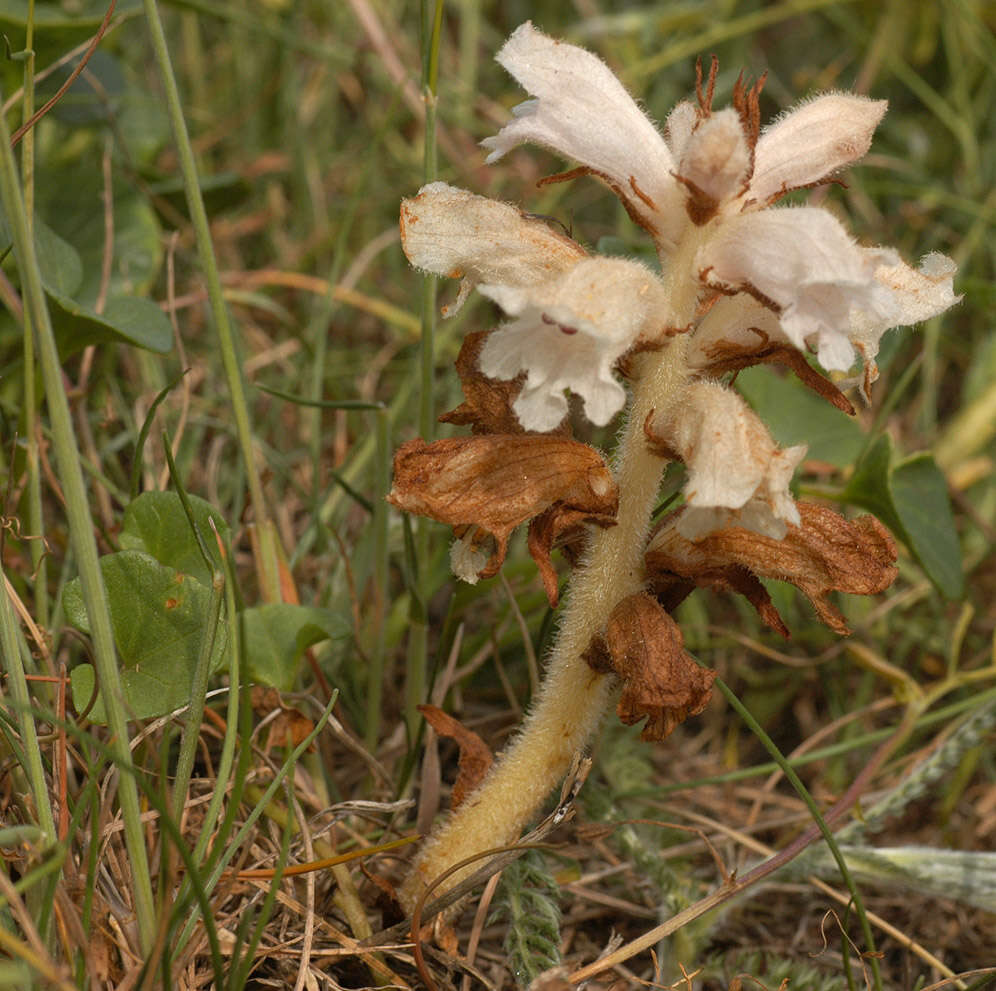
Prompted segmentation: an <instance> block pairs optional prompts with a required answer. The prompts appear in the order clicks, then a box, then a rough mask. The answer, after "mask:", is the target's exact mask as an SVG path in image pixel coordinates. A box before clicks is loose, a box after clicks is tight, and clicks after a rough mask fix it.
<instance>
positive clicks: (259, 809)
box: [176, 692, 339, 952]
mask: <svg viewBox="0 0 996 991" xmlns="http://www.w3.org/2000/svg"><path fill="white" fill-rule="evenodd" d="M338 698H339V694H338V692H333V693H332V698H331V699H329V703H328V705H327V706H326V707H325V709H324V711H323V712H322V714H321V716H320V717H319V718H318V720H317V722H316V723H315V726H314V728H313V729H312V731H311V732H310V733H309V734H308V735H307V736H306V737H305V738H304V739H303V740H302V741H301V742H300V743H299V744H298V745H297V746H296V747H295V748H294V750H293V751H292V752H291V754H290V756H289V757H288V758H287V760H285V761H284V763H283V764H282V765H281V767H280V768H279V770H278V771H277V773H276V774H274V776H273V780H272V781H271V782H270V784H269V785H268V786H267V789H266V791H265V792H263V796H262V798H260V800H259V801H258V802H257V803H256V804H255V806H253V809H252V811H251V812H250V813H249V815H248V816H247V817H246V821H245V822H244V823H243V824H242V827H241V828H240V829H239V831H238V833H236V834H235V837H234V839H233V840H232V842H231V843H229V845H228V848H227V849H226V850H225V852H224V853H223V854H222V855H221V857H220V858H219V859H218V861H217V863H215V865H214V868H213V870H212V871H211V876H210V877H209V878H208V880H207V883H206V884H205V885H204V889H205V891H206V892H207V893H208V894H210V893H211V892H212V891H214V889H215V887H216V886H217V884H218V882H219V881H220V880H221V876H222V874H223V873H224V870H225V868H226V867H227V866H228V864H229V862H230V861H231V859H232V858H233V857H234V856H235V854H236V853H238V851H239V849H240V847H241V846H242V844H243V843H244V842H245V841H246V840H247V839H248V837H249V835H250V833H251V832H252V830H253V827H254V826H255V825H256V820H257V819H259V817H260V816H261V815H262V814H263V812H264V810H265V809H266V807H267V806H268V805H269V804H270V802H271V801H272V800H273V796H274V795H275V794H276V793H277V791H278V790H279V789H280V787H281V786H282V785H283V782H284V780H285V778H286V777H287V775H288V774H289V773H290V772H291V771H292V770H293V769H294V767H295V766H296V765H297V762H298V760H299V758H300V757H301V755H302V754H303V753H304V752H305V751H306V750H307V749H308V747H310V746H311V744H312V741H313V740H314V739H315V737H317V736H318V734H319V733H321V731H322V730H323V729H324V728H325V724H326V723H327V722H328V719H329V716H331V715H332V709H333V707H334V706H335V703H336V700H337V699H338ZM246 746H247V747H248V741H247V742H246ZM200 917H201V914H200V911H199V908H194V909H193V910H192V911H191V912H190V914H189V916H188V918H187V922H186V925H184V927H183V931H182V932H181V933H180V938H179V939H178V940H177V943H176V952H179V951H180V950H181V949H182V948H183V947H184V946H185V945H186V944H187V941H188V940H189V939H190V936H191V935H192V933H193V931H194V926H195V925H197V922H198V920H199V919H200Z"/></svg>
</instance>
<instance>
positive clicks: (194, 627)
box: [63, 551, 225, 723]
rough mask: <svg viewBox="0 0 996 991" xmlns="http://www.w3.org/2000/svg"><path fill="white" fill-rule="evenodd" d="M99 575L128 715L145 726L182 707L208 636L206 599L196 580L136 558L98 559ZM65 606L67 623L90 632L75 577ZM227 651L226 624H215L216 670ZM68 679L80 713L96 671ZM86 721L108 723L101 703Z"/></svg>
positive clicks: (79, 671)
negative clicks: (104, 591) (102, 581)
mask: <svg viewBox="0 0 996 991" xmlns="http://www.w3.org/2000/svg"><path fill="white" fill-rule="evenodd" d="M100 568H101V572H102V573H103V576H104V584H105V586H106V589H107V604H108V607H109V609H110V614H111V627H112V629H113V632H114V643H115V646H116V647H117V651H118V663H119V665H120V667H121V686H122V690H123V694H124V704H125V707H126V709H127V711H128V713H129V715H130V716H131V717H132V718H135V719H150V718H152V717H155V716H161V715H163V714H164V713H167V712H170V711H172V710H173V709H177V708H179V707H180V706H183V705H186V704H187V703H188V702H189V701H190V686H191V682H192V680H193V675H194V668H195V666H196V664H197V658H198V655H199V653H200V650H201V642H202V640H203V638H204V636H206V635H207V632H208V630H207V625H208V621H209V611H210V610H209V605H210V597H211V593H210V592H209V591H208V589H207V588H205V587H204V586H203V585H202V584H201V583H200V582H199V581H197V580H196V579H195V578H193V577H191V576H190V575H187V574H183V573H182V572H179V571H177V570H176V569H175V568H171V567H168V566H166V565H164V564H160V563H159V562H158V561H156V560H155V559H154V558H152V557H151V556H150V555H148V554H144V553H142V552H141V551H121V552H120V553H117V554H108V555H107V556H105V557H102V558H101V559H100ZM63 605H64V607H65V611H66V616H67V618H68V619H69V621H70V622H71V623H72V624H73V625H74V626H76V627H77V628H79V629H80V630H82V631H83V632H84V633H88V632H89V631H90V622H89V617H88V616H87V613H86V606H85V604H84V602H83V595H82V589H81V586H80V580H79V579H78V578H75V579H73V581H71V582H69V583H68V585H67V586H66V590H65V593H64V596H63ZM224 651H225V624H224V623H220V624H219V629H218V631H217V639H216V641H215V645H214V651H213V654H212V657H211V667H212V670H214V669H215V668H217V666H218V665H219V664H220V663H221V660H222V658H223V657H224ZM70 677H71V682H72V689H73V704H74V705H75V706H76V709H77V711H82V710H83V709H84V708H85V706H86V705H87V703H88V702H89V700H90V698H91V696H92V693H93V689H94V670H93V666H92V665H90V664H81V665H79V666H77V667H75V668H73V670H72V673H71V676H70ZM89 718H90V719H91V720H93V721H94V722H97V723H103V722H106V714H105V710H104V704H103V700H102V699H101V698H100V697H99V696H98V698H97V702H96V704H95V705H94V707H93V708H92V709H91V710H90V713H89Z"/></svg>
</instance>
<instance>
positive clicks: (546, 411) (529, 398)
mask: <svg viewBox="0 0 996 991" xmlns="http://www.w3.org/2000/svg"><path fill="white" fill-rule="evenodd" d="M480 291H481V292H482V293H483V294H484V295H486V296H488V297H490V298H491V299H493V300H494V301H495V302H496V303H498V305H499V306H501V308H502V309H503V310H505V312H506V313H508V314H509V315H510V316H514V317H517V318H518V319H516V320H513V321H512V322H511V323H509V324H506V325H505V326H503V327H501V328H499V329H498V330H496V331H494V332H493V333H492V334H491V335H490V336H489V337H488V340H487V342H486V343H485V344H484V347H483V348H482V350H481V360H480V366H481V371H482V372H484V374H485V375H487V376H489V377H490V378H498V379H510V378H515V376H517V375H519V374H520V373H521V372H525V373H526V382H525V385H524V386H523V388H522V392H521V393H520V394H519V397H518V398H517V399H516V401H515V403H514V407H513V408H514V409H515V412H516V414H517V415H518V417H519V421H520V422H521V424H522V426H523V427H524V428H525V429H526V430H539V431H546V430H552V429H554V428H555V427H556V426H557V425H558V424H559V423H560V421H561V420H562V419H563V418H564V415H565V414H566V413H567V399H566V398H565V396H564V390H565V389H570V390H571V391H572V392H575V393H576V394H577V395H579V396H581V397H582V399H583V400H584V404H585V415H586V416H587V417H588V419H589V420H591V422H592V423H595V424H598V425H599V426H602V425H604V424H606V423H608V422H609V420H610V419H611V418H612V417H613V416H614V415H615V414H616V413H617V412H618V411H619V410H620V409H621V408H622V406H623V403H624V402H625V399H626V394H625V391H624V390H623V388H622V386H620V385H619V383H618V382H617V381H616V380H615V378H614V376H613V374H612V369H613V366H614V364H615V362H616V361H617V360H618V359H619V358H620V357H621V356H622V355H623V354H625V352H626V351H628V350H629V348H630V347H632V346H633V345H634V344H636V343H637V342H638V340H641V339H645V340H650V341H654V340H656V339H657V338H659V337H661V336H664V335H665V334H666V333H667V330H666V329H665V328H666V322H667V315H668V307H667V296H666V294H665V290H664V288H663V286H662V285H661V283H660V282H659V280H658V279H657V278H656V276H654V275H653V273H652V272H650V271H649V270H648V269H646V268H645V267H644V266H642V265H640V264H638V263H637V262H631V261H627V260H623V259H612V258H590V259H586V260H585V261H582V262H579V263H578V264H577V265H575V266H574V267H573V268H572V269H571V270H570V271H569V272H567V273H566V274H565V275H563V276H561V277H560V278H558V279H555V280H552V281H550V282H546V283H543V284H542V285H537V286H533V287H529V288H515V287H509V286H493V285H482V286H481V287H480Z"/></svg>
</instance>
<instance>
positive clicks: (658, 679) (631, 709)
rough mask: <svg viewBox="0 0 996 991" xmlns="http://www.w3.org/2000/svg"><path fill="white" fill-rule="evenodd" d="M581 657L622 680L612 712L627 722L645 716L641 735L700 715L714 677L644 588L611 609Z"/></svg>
mask: <svg viewBox="0 0 996 991" xmlns="http://www.w3.org/2000/svg"><path fill="white" fill-rule="evenodd" d="M585 660H587V661H588V663H589V664H590V665H591V666H592V667H593V668H594V669H595V670H596V671H601V672H603V673H604V672H607V671H610V670H611V671H614V672H615V673H616V674H617V675H618V676H619V677H620V678H621V679H622V681H623V690H622V695H621V696H620V699H619V705H618V707H617V708H616V712H617V714H618V716H619V718H620V719H621V720H622V721H623V722H624V723H625V724H626V725H627V726H632V725H633V724H634V723H638V722H639V721H640V720H641V719H644V718H646V720H647V722H646V723H645V724H644V727H643V730H642V732H641V733H640V739H641V740H663V739H664V738H665V737H667V736H669V735H670V734H671V733H672V732H673V731H674V728H675V727H676V726H677V725H678V724H679V723H681V722H683V721H684V720H685V719H687V718H688V717H689V716H695V715H698V713H700V712H701V711H702V710H703V709H704V708H705V707H706V705H707V704H708V702H709V699H710V698H711V696H712V683H713V681H714V680H715V679H716V673H715V672H714V671H710V670H708V669H707V668H703V667H700V666H699V665H698V664H696V663H695V661H694V660H693V659H692V658H691V657H690V656H689V655H688V654H687V653H686V652H685V641H684V638H683V637H682V635H681V630H680V629H679V628H678V624H677V623H676V622H675V621H674V620H673V619H672V618H671V617H670V616H669V615H668V613H667V612H666V610H665V609H664V608H663V607H662V606H661V605H660V604H659V603H658V602H657V601H656V600H654V599H652V598H651V597H650V596H649V595H645V594H644V593H642V592H641V593H637V594H636V595H630V596H627V597H626V598H625V599H623V600H622V602H620V603H619V604H618V605H617V606H616V607H615V609H613V610H612V614H611V615H610V616H609V621H608V623H607V624H606V627H605V636H604V637H602V638H597V639H596V641H595V642H594V643H593V644H592V646H591V647H590V648H589V649H588V651H587V652H586V654H585Z"/></svg>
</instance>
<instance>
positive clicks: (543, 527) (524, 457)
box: [388, 434, 619, 587]
mask: <svg viewBox="0 0 996 991" xmlns="http://www.w3.org/2000/svg"><path fill="white" fill-rule="evenodd" d="M388 501H389V502H390V503H392V505H395V506H397V507H398V508H399V509H403V510H406V511H407V512H409V513H417V514H418V515H420V516H428V517H430V518H432V519H434V520H438V521H439V522H440V523H448V524H450V525H451V526H454V527H456V528H460V529H462V530H463V531H464V532H463V533H462V534H461V536H462V540H463V541H464V542H471V543H474V544H475V545H477V544H479V543H480V533H481V532H482V531H483V533H484V534H487V535H490V536H491V537H493V538H494V544H495V548H494V551H493V552H491V553H490V556H489V557H488V558H487V559H486V561H485V560H484V556H483V554H482V555H481V560H480V563H479V564H478V565H476V566H475V569H476V573H475V574H473V575H467V574H461V575H460V576H461V577H463V578H466V579H467V580H470V581H476V579H477V578H490V577H491V576H492V575H494V574H496V573H497V571H498V569H499V568H500V567H501V565H502V562H503V561H504V560H505V552H506V548H507V545H508V538H509V535H510V534H511V533H512V531H513V530H514V529H515V528H516V527H517V526H518V525H519V524H520V523H523V522H525V521H526V520H528V519H531V518H532V517H534V516H539V515H540V514H543V513H546V512H547V511H550V514H551V515H550V517H548V518H546V519H544V520H543V521H541V523H539V524H538V526H537V533H536V534H535V535H534V536H533V539H532V540H531V541H530V544H531V550H532V552H533V554H534V556H536V557H537V561H538V563H539V564H540V567H541V569H543V570H544V581H545V582H547V583H548V582H549V575H548V570H550V565H549V552H550V544H551V543H552V540H553V539H554V537H556V535H557V534H558V533H559V532H561V530H563V529H564V528H565V527H566V526H567V525H570V524H573V523H577V522H578V521H579V520H582V519H583V520H587V521H589V522H593V523H597V524H599V525H601V526H610V525H611V524H612V523H614V522H615V515H616V511H617V509H618V507H619V493H618V489H617V487H616V484H615V481H614V479H613V477H612V473H611V472H610V471H609V469H608V468H607V467H606V465H605V462H604V461H603V460H602V456H601V454H599V453H598V451H596V450H595V449H594V448H592V447H588V446H587V445H586V444H581V443H578V442H577V441H573V440H568V439H567V438H565V437H553V436H550V435H548V434H482V435H479V436H476V437H453V438H447V439H445V440H437V441H435V442H434V443H432V444H426V443H425V441H423V440H421V439H415V440H411V441H409V442H408V443H407V444H404V445H402V447H401V448H399V449H398V452H397V454H396V455H395V458H394V486H393V488H392V489H391V493H390V495H389V496H388ZM553 581H554V587H555V586H556V579H555V576H554V579H553Z"/></svg>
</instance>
